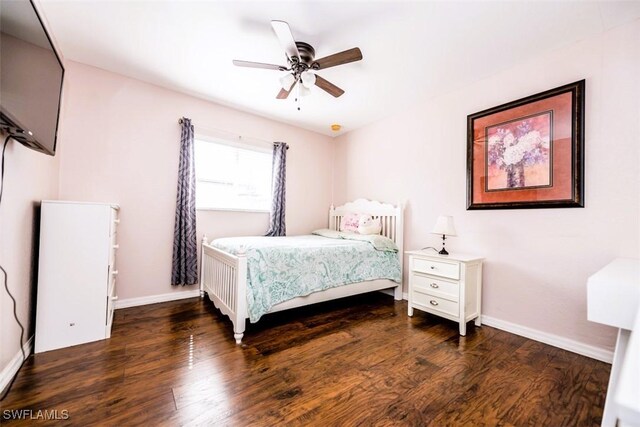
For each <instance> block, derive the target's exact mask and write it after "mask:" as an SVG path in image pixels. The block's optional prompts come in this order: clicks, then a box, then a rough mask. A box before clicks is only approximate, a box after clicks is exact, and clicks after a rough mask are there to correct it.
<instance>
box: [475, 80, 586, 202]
mask: <svg viewBox="0 0 640 427" xmlns="http://www.w3.org/2000/svg"><path fill="white" fill-rule="evenodd" d="M584 98H585V80H580V81H577V82H574V83H570V84H567V85H564V86H560V87H557V88H554V89H550V90H547V91H545V92H541V93H537V94H535V95H531V96H528V97H526V98H522V99H518V100H516V101H512V102H509V103H506V104H503V105H499V106H497V107H493V108H489V109H487V110H483V111H480V112H477V113H474V114H470V115H469V116H467V210H476V209H531V208H582V207H584Z"/></svg>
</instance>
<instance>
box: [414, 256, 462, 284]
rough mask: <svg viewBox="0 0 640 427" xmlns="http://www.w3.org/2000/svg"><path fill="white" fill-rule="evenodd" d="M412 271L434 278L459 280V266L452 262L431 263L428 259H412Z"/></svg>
mask: <svg viewBox="0 0 640 427" xmlns="http://www.w3.org/2000/svg"><path fill="white" fill-rule="evenodd" d="M411 268H412V269H413V271H419V272H420V273H427V274H432V275H434V276H440V277H448V278H450V279H456V280H457V279H459V278H460V266H459V265H458V263H454V262H443V261H432V260H428V259H419V258H413V266H412V267H411Z"/></svg>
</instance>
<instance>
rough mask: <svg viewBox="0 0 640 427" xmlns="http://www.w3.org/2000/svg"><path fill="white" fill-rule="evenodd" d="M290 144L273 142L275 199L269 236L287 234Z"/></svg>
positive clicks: (272, 187)
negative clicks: (285, 215)
mask: <svg viewBox="0 0 640 427" xmlns="http://www.w3.org/2000/svg"><path fill="white" fill-rule="evenodd" d="M288 149H289V146H288V145H287V144H285V143H284V142H276V143H274V144H273V161H272V180H271V182H272V183H271V189H272V197H273V200H272V202H271V217H270V222H269V231H267V234H266V235H267V236H286V235H287V227H286V225H285V218H284V213H285V200H286V182H287V150H288Z"/></svg>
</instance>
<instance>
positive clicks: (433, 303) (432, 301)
mask: <svg viewBox="0 0 640 427" xmlns="http://www.w3.org/2000/svg"><path fill="white" fill-rule="evenodd" d="M429 304H431V305H438V301H436V300H433V299H432V300H431V301H429Z"/></svg>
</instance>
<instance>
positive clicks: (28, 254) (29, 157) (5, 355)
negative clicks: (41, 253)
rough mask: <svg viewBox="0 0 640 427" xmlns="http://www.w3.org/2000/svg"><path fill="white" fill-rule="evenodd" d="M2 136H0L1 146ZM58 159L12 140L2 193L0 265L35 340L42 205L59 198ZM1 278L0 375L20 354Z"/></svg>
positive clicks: (26, 338) (17, 336)
mask: <svg viewBox="0 0 640 427" xmlns="http://www.w3.org/2000/svg"><path fill="white" fill-rule="evenodd" d="M5 136H6V135H5V134H3V133H1V132H0V137H1V138H2V142H4V139H5ZM58 168H59V158H58V156H56V157H51V156H46V155H44V154H41V153H38V152H37V151H33V150H30V149H27V148H26V147H24V146H23V145H21V144H19V143H17V142H15V141H14V140H10V141H9V144H8V145H7V151H6V154H5V175H4V181H5V182H4V193H3V195H2V205H1V206H0V265H2V266H3V267H4V269H5V270H6V271H7V274H8V281H7V285H8V287H9V290H10V291H11V293H12V294H13V296H14V297H15V299H16V302H17V314H18V318H19V319H20V321H21V322H22V324H23V325H24V326H25V328H26V331H25V336H24V338H23V339H24V341H25V342H26V341H27V340H28V339H29V337H30V336H31V335H32V334H33V325H34V324H33V320H34V317H33V316H34V315H35V310H34V308H35V306H34V301H35V298H34V297H35V286H36V284H35V281H36V274H37V269H38V267H37V263H36V262H37V249H38V232H37V230H38V229H39V209H40V200H43V199H55V198H57V196H58ZM3 280H4V277H3V275H2V272H0V372H1V371H2V370H3V369H4V368H5V367H6V366H7V364H8V363H9V361H10V360H11V359H12V358H13V357H14V356H15V355H16V354H17V353H18V352H19V351H20V344H19V340H20V328H19V327H18V325H17V323H16V322H15V320H14V318H13V303H12V301H11V299H10V298H9V297H8V296H7V294H6V292H5V289H4V284H3V283H2V281H3Z"/></svg>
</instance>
